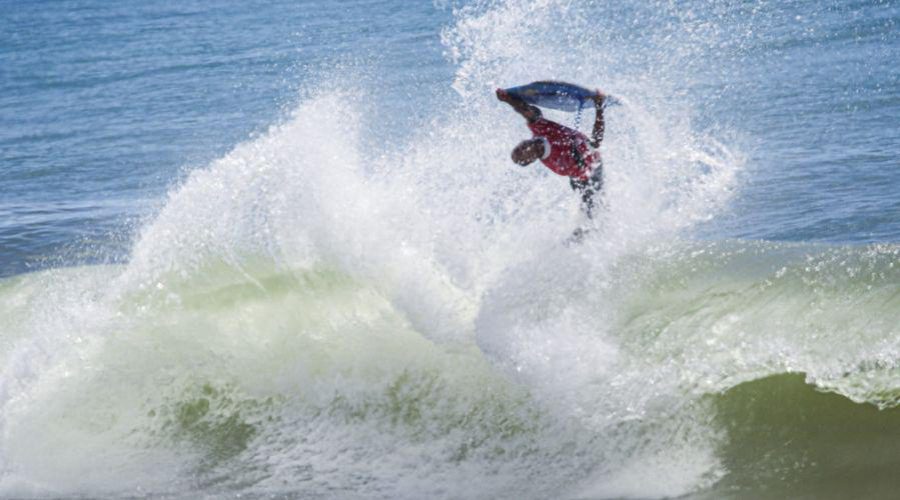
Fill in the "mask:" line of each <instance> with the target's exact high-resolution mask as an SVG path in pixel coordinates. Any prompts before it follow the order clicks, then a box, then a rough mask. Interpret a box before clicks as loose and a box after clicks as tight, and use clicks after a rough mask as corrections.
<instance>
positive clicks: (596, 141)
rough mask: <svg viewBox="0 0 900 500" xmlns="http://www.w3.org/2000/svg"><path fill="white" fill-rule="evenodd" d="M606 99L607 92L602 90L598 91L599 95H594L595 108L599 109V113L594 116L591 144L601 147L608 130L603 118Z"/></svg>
mask: <svg viewBox="0 0 900 500" xmlns="http://www.w3.org/2000/svg"><path fill="white" fill-rule="evenodd" d="M605 100H606V94H604V93H603V92H601V91H599V90H598V91H597V95H595V96H594V97H593V101H594V108H595V109H596V110H597V115H596V117H595V118H594V130H593V132H591V146H593V147H595V148H596V147H599V146H600V143H601V142H603V132H605V131H606V122H605V121H604V119H603V103H604V101H605Z"/></svg>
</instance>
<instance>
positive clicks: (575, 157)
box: [497, 89, 606, 238]
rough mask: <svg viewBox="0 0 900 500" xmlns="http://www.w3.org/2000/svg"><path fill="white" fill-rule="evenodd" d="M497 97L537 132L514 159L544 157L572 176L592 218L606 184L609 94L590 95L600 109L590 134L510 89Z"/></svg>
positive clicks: (521, 162)
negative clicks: (546, 115) (606, 105)
mask: <svg viewBox="0 0 900 500" xmlns="http://www.w3.org/2000/svg"><path fill="white" fill-rule="evenodd" d="M497 99H499V100H500V101H502V102H505V103H507V104H509V105H510V106H512V108H513V109H514V110H515V111H516V112H517V113H519V114H520V115H522V116H523V117H524V118H525V120H526V121H527V122H528V128H529V129H531V133H532V134H533V137H532V138H531V139H527V140H524V141H522V142H520V143H519V144H518V145H517V146H516V147H515V148H514V149H513V151H512V160H513V161H514V162H515V163H517V164H519V165H521V166H523V167H524V166H527V165H530V164H531V163H533V162H534V161H535V160H541V162H542V163H543V164H544V165H545V166H546V167H547V168H549V169H550V170H552V171H553V172H554V173H556V174H558V175H562V176H565V177H568V178H569V185H570V186H571V187H572V190H573V191H575V192H577V193H579V194H580V195H581V209H582V212H584V214H585V215H586V216H587V217H588V218H589V219H590V218H592V217H593V211H594V207H595V205H596V203H597V202H598V200H597V198H598V197H599V193H600V191H601V189H602V188H603V164H602V162H601V158H600V152H599V151H598V148H599V146H600V143H601V142H602V141H603V132H604V128H605V123H604V120H603V107H604V101H605V100H606V94H604V93H603V92H601V91H599V90H598V91H597V92H596V94H595V95H593V96H591V97H590V100H591V101H593V102H594V107H595V109H596V117H595V118H594V127H593V131H592V133H591V137H590V138H588V137H587V136H585V135H584V134H583V133H581V132H579V131H577V130H575V129H572V128H569V127H566V126H564V125H560V124H559V123H556V122H553V121H550V120H547V119H545V118H544V117H543V115H542V114H541V110H540V108H538V107H536V106H532V105H531V104H528V103H527V102H525V101H524V100H522V99H521V98H519V97H517V96H515V95H512V94H509V93H508V92H507V91H506V90H503V89H497ZM581 233H582V231H581V230H576V234H575V235H574V236H575V237H576V238H580V236H581Z"/></svg>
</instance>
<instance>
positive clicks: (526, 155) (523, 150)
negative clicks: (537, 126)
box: [512, 137, 545, 166]
mask: <svg viewBox="0 0 900 500" xmlns="http://www.w3.org/2000/svg"><path fill="white" fill-rule="evenodd" d="M544 147H545V146H544V141H543V140H541V139H540V138H538V137H535V138H533V139H528V140H527V141H522V142H520V143H519V145H518V146H516V148H515V149H513V151H512V161H514V162H516V163H518V164H519V165H522V166H525V165H528V164H530V163H531V162H533V161H534V160H537V159H538V158H541V157H543V156H544Z"/></svg>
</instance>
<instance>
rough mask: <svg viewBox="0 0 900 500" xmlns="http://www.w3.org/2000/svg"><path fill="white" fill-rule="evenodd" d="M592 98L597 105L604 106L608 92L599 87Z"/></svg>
mask: <svg viewBox="0 0 900 500" xmlns="http://www.w3.org/2000/svg"><path fill="white" fill-rule="evenodd" d="M591 100H592V101H594V104H595V105H597V106H603V101H605V100H606V94H604V93H603V91H602V90H600V89H597V93H596V94H594V95H593V96H592V97H591Z"/></svg>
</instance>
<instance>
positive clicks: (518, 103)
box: [497, 89, 541, 122]
mask: <svg viewBox="0 0 900 500" xmlns="http://www.w3.org/2000/svg"><path fill="white" fill-rule="evenodd" d="M497 99H499V100H500V101H503V102H505V103H506V104H509V105H510V106H512V108H513V109H514V110H516V113H519V114H520V115H522V116H523V117H525V119H526V120H528V121H529V122H533V121H535V120H537V119H538V118H540V117H541V110H540V109H538V108H537V106H532V105H531V104H528V103H527V102H525V101H523V100H522V99H519V98H518V97H515V96H511V95H509V94H508V93H507V92H506V91H505V90H503V89H497Z"/></svg>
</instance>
